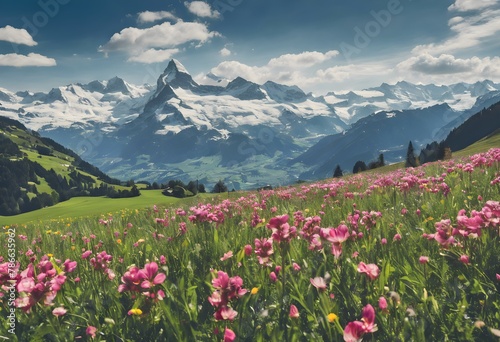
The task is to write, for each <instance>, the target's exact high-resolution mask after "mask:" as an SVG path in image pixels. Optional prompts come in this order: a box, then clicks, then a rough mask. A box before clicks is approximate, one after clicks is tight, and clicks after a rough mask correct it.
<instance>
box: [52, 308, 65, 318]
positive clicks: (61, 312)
mask: <svg viewBox="0 0 500 342" xmlns="http://www.w3.org/2000/svg"><path fill="white" fill-rule="evenodd" d="M66 312H67V311H66V309H64V308H63V307H58V308H55V309H54V310H52V314H53V315H54V316H57V317H59V316H64V315H65V314H66Z"/></svg>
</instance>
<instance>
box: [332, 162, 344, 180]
mask: <svg viewBox="0 0 500 342" xmlns="http://www.w3.org/2000/svg"><path fill="white" fill-rule="evenodd" d="M343 175H344V173H343V172H342V169H341V168H340V165H338V164H337V167H336V168H335V171H334V172H333V178H340V177H342V176H343Z"/></svg>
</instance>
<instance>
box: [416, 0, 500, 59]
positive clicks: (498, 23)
mask: <svg viewBox="0 0 500 342" xmlns="http://www.w3.org/2000/svg"><path fill="white" fill-rule="evenodd" d="M475 1H479V0H475ZM479 2H481V1H479ZM448 25H449V27H450V30H451V33H452V35H451V37H450V38H448V39H446V40H445V41H443V42H441V43H432V44H427V45H419V46H416V47H415V48H414V49H413V50H412V52H413V53H414V54H416V55H421V54H423V53H429V54H432V55H437V54H442V53H453V52H455V51H460V50H467V49H471V48H475V47H479V46H482V45H487V44H488V42H489V41H493V40H496V39H498V34H500V9H486V10H483V11H482V12H481V13H478V14H475V15H472V16H468V17H455V18H452V19H451V20H450V21H449V22H448Z"/></svg>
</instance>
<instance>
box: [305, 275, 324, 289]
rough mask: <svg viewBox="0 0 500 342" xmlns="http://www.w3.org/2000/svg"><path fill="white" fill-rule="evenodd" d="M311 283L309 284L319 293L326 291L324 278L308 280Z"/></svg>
mask: <svg viewBox="0 0 500 342" xmlns="http://www.w3.org/2000/svg"><path fill="white" fill-rule="evenodd" d="M309 281H310V282H311V284H312V285H313V286H314V287H315V288H317V289H318V290H320V291H324V290H326V282H325V278H322V277H316V278H314V279H312V278H311V279H310V280H309Z"/></svg>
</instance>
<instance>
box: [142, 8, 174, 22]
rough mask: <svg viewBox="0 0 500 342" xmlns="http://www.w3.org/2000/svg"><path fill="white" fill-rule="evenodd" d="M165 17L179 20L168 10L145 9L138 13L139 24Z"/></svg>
mask: <svg viewBox="0 0 500 342" xmlns="http://www.w3.org/2000/svg"><path fill="white" fill-rule="evenodd" d="M164 19H169V20H177V17H176V16H175V15H173V14H172V13H170V12H167V11H159V12H151V11H145V12H140V13H138V14H137V22H138V23H139V24H146V23H153V22H155V21H159V20H164Z"/></svg>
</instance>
